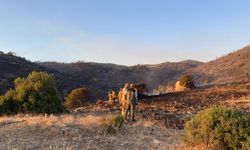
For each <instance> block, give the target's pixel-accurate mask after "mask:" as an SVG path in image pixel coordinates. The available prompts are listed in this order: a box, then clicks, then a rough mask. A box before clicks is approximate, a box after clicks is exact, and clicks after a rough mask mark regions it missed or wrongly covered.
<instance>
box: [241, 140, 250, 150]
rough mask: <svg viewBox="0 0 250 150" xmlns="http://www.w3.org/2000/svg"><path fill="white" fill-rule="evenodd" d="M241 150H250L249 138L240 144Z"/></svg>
mask: <svg viewBox="0 0 250 150" xmlns="http://www.w3.org/2000/svg"><path fill="white" fill-rule="evenodd" d="M242 149H243V150H250V137H249V138H248V139H247V140H246V141H245V142H243V143H242Z"/></svg>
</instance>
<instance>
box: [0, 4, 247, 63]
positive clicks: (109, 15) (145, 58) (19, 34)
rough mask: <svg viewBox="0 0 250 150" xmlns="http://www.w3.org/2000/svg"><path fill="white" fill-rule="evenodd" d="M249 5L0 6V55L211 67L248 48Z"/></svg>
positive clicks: (40, 59) (68, 60)
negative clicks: (187, 63)
mask: <svg viewBox="0 0 250 150" xmlns="http://www.w3.org/2000/svg"><path fill="white" fill-rule="evenodd" d="M249 17H250V1H249V0H40V1H38V0H0V51H4V52H8V51H13V52H15V53H16V54H17V55H18V56H22V57H25V58H26V59H28V60H31V61H58V62H75V61H87V62H100V63H115V64H121V65H135V64H156V63H161V62H167V61H171V62H177V61H182V60H186V59H194V60H198V61H204V62H207V61H210V60H212V59H215V58H218V57H220V56H223V55H225V54H227V53H229V52H232V51H234V50H237V49H239V48H242V47H244V46H247V45H249V42H250V28H249V27H250V19H249Z"/></svg>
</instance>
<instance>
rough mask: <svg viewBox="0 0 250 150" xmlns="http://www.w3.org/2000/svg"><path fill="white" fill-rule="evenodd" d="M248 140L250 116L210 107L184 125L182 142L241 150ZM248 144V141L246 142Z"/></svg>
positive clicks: (249, 136)
mask: <svg viewBox="0 0 250 150" xmlns="http://www.w3.org/2000/svg"><path fill="white" fill-rule="evenodd" d="M249 138H250V114H249V113H247V112H242V111H239V110H236V109H229V108H224V107H211V108H208V109H206V110H204V111H202V112H200V113H198V114H197V115H195V116H194V117H193V118H192V119H191V120H190V121H188V122H186V124H185V134H184V141H185V142H186V143H188V144H192V145H195V144H206V145H212V146H214V147H216V148H219V149H242V147H243V146H244V147H246V146H245V145H247V144H245V143H247V139H248V140H249ZM248 143H249V141H248Z"/></svg>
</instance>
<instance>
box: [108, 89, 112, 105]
mask: <svg viewBox="0 0 250 150" xmlns="http://www.w3.org/2000/svg"><path fill="white" fill-rule="evenodd" d="M108 100H109V105H112V103H113V96H112V92H110V91H109V92H108Z"/></svg>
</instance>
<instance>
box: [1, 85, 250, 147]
mask: <svg viewBox="0 0 250 150" xmlns="http://www.w3.org/2000/svg"><path fill="white" fill-rule="evenodd" d="M215 104H218V105H227V106H229V107H237V108H239V109H242V110H245V111H249V110H250V92H249V84H235V85H223V86H216V87H207V88H201V89H195V90H190V91H185V92H175V93H168V94H164V95H158V96H152V97H148V98H146V99H144V100H143V101H140V103H139V105H138V107H137V117H136V120H137V121H136V122H135V123H127V124H124V126H123V127H122V128H121V129H120V130H118V132H117V134H107V133H106V130H105V127H104V125H103V124H104V122H105V119H107V118H110V117H111V116H113V115H116V114H119V113H120V110H119V107H117V106H112V107H103V106H95V105H92V106H88V107H81V108H78V109H75V110H72V111H71V112H70V113H68V114H62V115H34V114H17V115H14V116H2V117H1V118H0V149H3V150H4V149H61V150H78V149H114V150H117V149H208V148H206V147H204V146H198V147H191V148H190V147H188V146H185V145H183V144H181V137H182V134H183V123H184V121H185V120H186V119H188V118H190V117H191V116H193V115H194V114H195V113H197V112H199V111H200V110H203V109H205V108H207V107H209V106H211V105H215Z"/></svg>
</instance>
